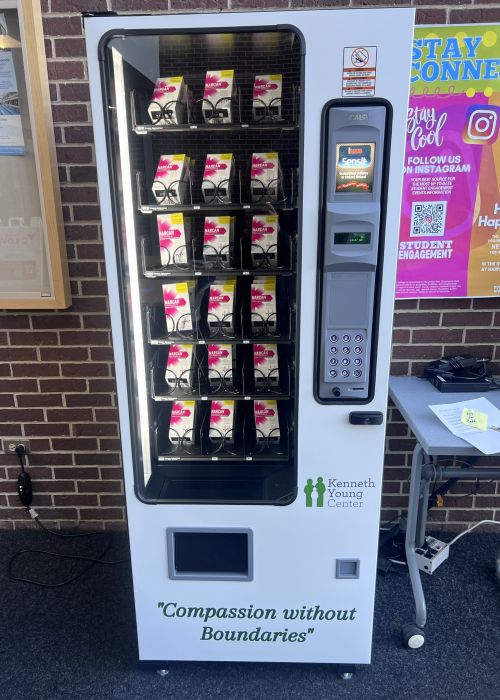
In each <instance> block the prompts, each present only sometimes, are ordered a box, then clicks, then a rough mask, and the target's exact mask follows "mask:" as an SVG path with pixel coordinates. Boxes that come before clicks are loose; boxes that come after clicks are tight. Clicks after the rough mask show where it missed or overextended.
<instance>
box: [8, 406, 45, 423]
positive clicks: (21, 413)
mask: <svg viewBox="0 0 500 700" xmlns="http://www.w3.org/2000/svg"><path fill="white" fill-rule="evenodd" d="M43 420H45V418H44V415H43V411H42V410H41V409H40V410H38V409H31V410H26V409H25V408H10V409H4V410H0V421H12V422H16V423H17V422H19V423H26V422H29V421H43Z"/></svg>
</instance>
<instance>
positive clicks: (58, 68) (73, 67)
mask: <svg viewBox="0 0 500 700" xmlns="http://www.w3.org/2000/svg"><path fill="white" fill-rule="evenodd" d="M47 71H48V74H49V80H73V79H76V80H78V79H81V78H84V77H85V71H84V67H83V63H82V62H81V61H47Z"/></svg>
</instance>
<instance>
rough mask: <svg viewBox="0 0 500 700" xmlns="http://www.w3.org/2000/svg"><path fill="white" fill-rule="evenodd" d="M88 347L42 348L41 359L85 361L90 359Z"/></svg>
mask: <svg viewBox="0 0 500 700" xmlns="http://www.w3.org/2000/svg"><path fill="white" fill-rule="evenodd" d="M88 355H89V351H88V348H85V347H83V348H61V347H56V348H40V359H41V360H42V361H43V360H46V361H47V362H58V361H62V362H85V361H86V360H88V359H89V358H88Z"/></svg>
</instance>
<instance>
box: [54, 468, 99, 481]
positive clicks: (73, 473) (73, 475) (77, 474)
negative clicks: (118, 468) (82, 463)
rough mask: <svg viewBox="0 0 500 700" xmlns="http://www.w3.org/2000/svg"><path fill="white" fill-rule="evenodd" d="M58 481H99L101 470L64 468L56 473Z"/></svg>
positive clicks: (58, 469)
mask: <svg viewBox="0 0 500 700" xmlns="http://www.w3.org/2000/svg"><path fill="white" fill-rule="evenodd" d="M55 475H56V479H75V480H78V479H97V478H99V470H98V469H97V468H96V467H64V468H57V469H56V471H55Z"/></svg>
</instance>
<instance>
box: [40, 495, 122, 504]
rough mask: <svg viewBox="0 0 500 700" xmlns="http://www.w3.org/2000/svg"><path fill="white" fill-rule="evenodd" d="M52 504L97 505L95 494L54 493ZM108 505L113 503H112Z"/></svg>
mask: <svg viewBox="0 0 500 700" xmlns="http://www.w3.org/2000/svg"><path fill="white" fill-rule="evenodd" d="M53 499H54V505H55V506H56V507H57V506H63V507H64V506H97V505H98V499H97V494H91V493H89V494H76V493H72V494H57V493H56V494H54V496H53ZM110 505H115V504H114V503H112V504H110Z"/></svg>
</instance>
